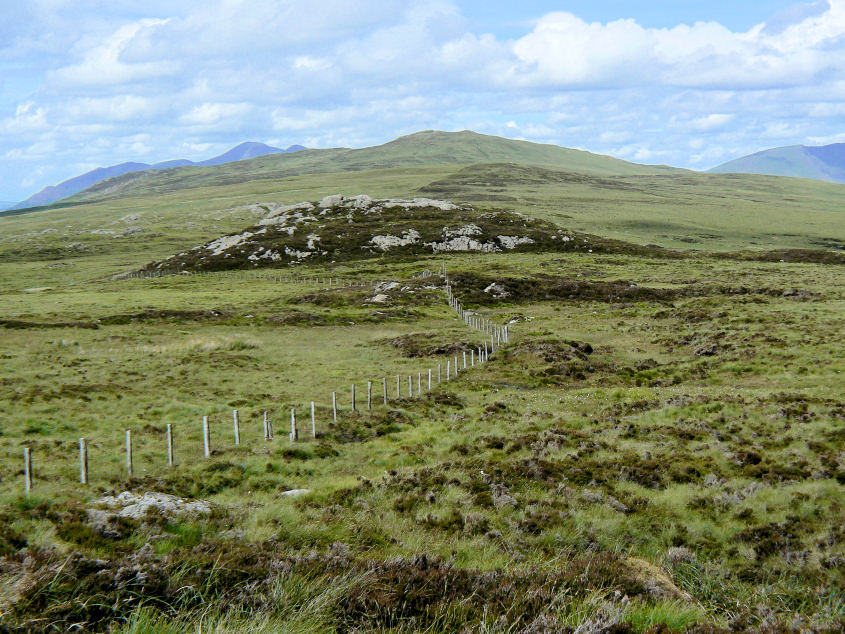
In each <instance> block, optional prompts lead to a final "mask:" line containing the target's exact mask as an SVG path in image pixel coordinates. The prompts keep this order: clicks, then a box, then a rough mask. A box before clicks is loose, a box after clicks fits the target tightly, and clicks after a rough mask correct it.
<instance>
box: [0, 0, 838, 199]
mask: <svg viewBox="0 0 845 634" xmlns="http://www.w3.org/2000/svg"><path fill="white" fill-rule="evenodd" d="M0 18H2V19H0V167H2V169H0V201H17V200H21V199H23V198H26V197H27V196H28V195H30V194H32V193H33V192H35V191H37V190H39V189H41V188H42V187H44V186H45V185H49V184H54V183H57V182H59V181H61V180H64V179H66V178H70V177H72V176H75V175H77V174H79V173H82V172H84V171H87V170H89V169H93V168H94V167H98V166H104V165H111V164H115V163H119V162H123V161H130V160H132V161H144V162H156V161H161V160H166V159H171V158H189V159H203V158H207V157H209V156H212V155H214V154H217V153H219V152H222V151H224V150H226V149H228V148H229V147H231V146H233V145H235V144H236V143H239V142H241V141H244V140H255V141H264V142H267V143H271V144H275V145H280V146H287V145H290V144H293V143H301V144H303V145H307V146H310V147H332V146H352V147H359V146H364V145H371V144H376V143H381V142H384V141H388V140H390V139H392V138H395V137H396V136H399V135H402V134H408V133H411V132H415V131H418V130H421V129H429V128H436V129H444V130H460V129H473V130H476V131H479V132H484V133H489V134H498V135H502V136H508V137H513V138H524V139H529V140H533V141H539V142H549V143H557V144H560V145H564V146H568V147H577V148H582V149H588V150H590V151H593V152H599V153H604V154H611V155H613V156H618V157H621V158H624V159H627V160H632V161H638V162H648V163H668V164H673V165H678V166H684V167H691V168H694V169H705V168H708V167H712V166H714V165H717V164H719V163H722V162H724V161H726V160H729V159H731V158H735V157H737V156H740V155H743V154H747V153H750V152H753V151H757V150H760V149H765V148H768V147H775V146H781V145H791V144H798V143H804V144H824V143H832V142H838V141H845V0H811V1H809V2H803V3H795V2H790V1H788V0H787V1H779V0H758V1H753V0H752V1H745V2H737V1H736V0H733V1H731V2H728V1H725V0H710V1H709V2H706V3H704V2H701V3H699V2H677V1H675V2H666V1H664V0H652V1H650V2H631V1H628V2H622V1H619V0H592V1H590V2H582V1H577V2H564V1H561V2H550V1H543V0H523V1H522V2H490V1H486V2H482V1H480V0H464V1H459V0H458V1H451V0H426V1H423V0H357V1H356V2H354V3H353V2H349V1H346V0H285V1H284V2H280V1H278V0H181V1H180V2H173V1H172V0H167V1H165V0H146V1H145V2H137V1H129V0H110V1H108V2H104V1H101V0H28V1H27V2H20V1H19V0H0Z"/></svg>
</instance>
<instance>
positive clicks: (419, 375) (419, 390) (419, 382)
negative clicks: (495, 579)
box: [417, 372, 422, 396]
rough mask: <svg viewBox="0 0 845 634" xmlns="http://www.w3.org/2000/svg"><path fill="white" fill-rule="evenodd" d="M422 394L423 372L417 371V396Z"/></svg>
mask: <svg viewBox="0 0 845 634" xmlns="http://www.w3.org/2000/svg"><path fill="white" fill-rule="evenodd" d="M420 394H422V372H417V396H419V395H420Z"/></svg>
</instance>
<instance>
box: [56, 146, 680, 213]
mask: <svg viewBox="0 0 845 634" xmlns="http://www.w3.org/2000/svg"><path fill="white" fill-rule="evenodd" d="M479 163H485V164H486V163H516V164H520V165H528V166H537V167H545V168H551V169H557V170H565V171H571V172H579V173H583V174H590V175H595V176H635V175H642V176H647V175H657V174H688V173H689V172H688V171H686V170H680V169H677V168H673V167H667V166H654V165H639V164H637V163H629V162H627V161H623V160H621V159H617V158H613V157H610V156H603V155H600V154H592V153H590V152H586V151H583V150H573V149H570V148H565V147H560V146H557V145H547V144H542V143H531V142H529V141H518V140H514V139H504V138H501V137H496V136H490V135H486V134H479V133H477V132H470V131H462V132H440V131H435V130H426V131H423V132H417V133H414V134H410V135H407V136H403V137H399V138H398V139H395V140H393V141H390V142H388V143H384V144H382V145H376V146H372V147H365V148H358V149H350V148H329V149H316V150H314V149H312V150H300V151H297V152H291V153H286V154H273V155H266V156H261V157H259V158H256V159H253V160H249V161H240V162H237V163H227V164H225V165H206V166H189V167H186V168H181V169H174V170H167V171H166V172H156V171H145V172H140V173H132V174H125V175H123V176H120V177H116V178H112V179H109V180H108V181H103V182H100V183H97V184H96V185H94V186H92V187H90V188H89V189H87V190H85V191H84V192H80V193H79V194H76V195H75V196H74V197H73V199H72V201H73V202H81V201H86V202H87V201H95V200H104V199H113V198H120V197H123V196H143V195H147V194H150V193H165V192H173V191H178V190H183V189H197V188H201V187H221V186H230V185H236V184H241V183H247V182H255V181H268V180H273V179H284V178H290V177H293V176H299V175H304V174H329V173H340V172H361V171H372V170H386V169H396V168H426V167H432V166H440V167H445V166H467V165H472V164H479ZM69 202H70V201H69Z"/></svg>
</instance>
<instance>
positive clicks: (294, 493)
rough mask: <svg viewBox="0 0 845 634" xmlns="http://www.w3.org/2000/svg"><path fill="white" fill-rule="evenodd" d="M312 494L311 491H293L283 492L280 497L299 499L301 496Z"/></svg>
mask: <svg viewBox="0 0 845 634" xmlns="http://www.w3.org/2000/svg"><path fill="white" fill-rule="evenodd" d="M306 493H311V489H291V490H290V491H282V492H281V493H280V494H279V495H283V496H285V497H290V498H298V497H299V496H300V495H305V494H306Z"/></svg>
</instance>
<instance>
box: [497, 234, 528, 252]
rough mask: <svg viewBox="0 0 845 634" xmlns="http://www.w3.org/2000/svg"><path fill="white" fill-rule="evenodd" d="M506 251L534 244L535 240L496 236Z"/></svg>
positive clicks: (523, 237) (522, 237)
mask: <svg viewBox="0 0 845 634" xmlns="http://www.w3.org/2000/svg"><path fill="white" fill-rule="evenodd" d="M496 237H497V238H499V242H501V243H502V246H503V247H505V248H506V249H515V248H516V247H518V246H519V245H521V244H534V240H532V239H531V238H528V237H526V236H496Z"/></svg>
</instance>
